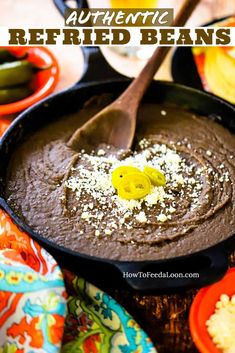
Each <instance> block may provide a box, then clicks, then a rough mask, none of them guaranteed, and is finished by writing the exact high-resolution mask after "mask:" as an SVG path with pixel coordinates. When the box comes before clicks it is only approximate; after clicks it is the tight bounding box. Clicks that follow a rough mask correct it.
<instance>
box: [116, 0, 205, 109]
mask: <svg viewBox="0 0 235 353" xmlns="http://www.w3.org/2000/svg"><path fill="white" fill-rule="evenodd" d="M199 2H200V0H185V1H184V3H183V5H182V7H181V9H180V11H179V13H178V15H177V16H176V18H175V20H174V21H173V23H172V26H173V27H182V26H184V24H185V23H186V22H187V20H188V19H189V17H190V15H191V14H192V12H193V10H194V9H195V7H196V6H197V4H198V3H199ZM170 49H171V46H165V47H157V49H156V50H155V51H154V53H153V55H152V57H151V58H150V59H149V60H148V62H147V64H146V65H145V66H144V68H143V69H142V71H141V72H140V74H139V75H138V76H137V77H136V78H135V79H134V80H133V81H132V83H131V84H130V86H129V87H128V89H127V90H126V91H125V92H124V93H123V94H122V95H121V96H120V97H119V98H118V99H117V100H116V102H115V104H117V105H120V104H121V105H122V107H124V106H125V108H126V110H127V111H131V112H136V110H137V108H138V106H139V103H140V101H141V99H142V97H143V95H144V93H145V92H146V90H147V88H148V86H149V85H150V83H151V81H152V79H153V77H154V75H155V73H156V71H157V70H158V69H159V67H160V66H161V64H162V62H163V60H164V59H165V57H166V55H167V54H168V52H169V50H170ZM132 116H135V115H132Z"/></svg>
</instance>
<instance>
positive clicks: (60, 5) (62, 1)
mask: <svg viewBox="0 0 235 353" xmlns="http://www.w3.org/2000/svg"><path fill="white" fill-rule="evenodd" d="M66 2H67V0H54V4H55V6H56V7H57V9H58V10H59V12H60V13H61V15H62V16H63V17H64V16H65V10H66V9H70V7H69V6H68V5H67V4H66ZM76 6H77V8H78V9H82V8H83V9H85V8H88V7H89V6H88V4H87V1H86V0H76Z"/></svg>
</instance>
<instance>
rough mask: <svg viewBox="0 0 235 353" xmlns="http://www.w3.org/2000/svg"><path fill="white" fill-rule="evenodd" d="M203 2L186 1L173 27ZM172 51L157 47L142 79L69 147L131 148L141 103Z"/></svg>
mask: <svg viewBox="0 0 235 353" xmlns="http://www.w3.org/2000/svg"><path fill="white" fill-rule="evenodd" d="M199 1H200V0H185V2H184V4H183V5H182V8H181V10H180V11H179V14H178V15H177V17H176V19H175V21H174V22H173V24H172V26H174V27H181V26H184V24H185V23H186V21H187V20H188V18H189V17H190V15H191V14H192V12H193V10H194V9H195V7H196V6H197V4H198V3H199ZM170 48H171V47H158V48H157V49H156V50H155V52H154V53H153V55H152V57H151V58H150V59H149V60H148V62H147V64H146V65H145V66H144V68H143V69H142V71H141V72H140V74H139V76H137V77H136V78H135V79H134V80H133V81H132V83H131V84H130V85H129V86H128V88H127V89H126V90H125V91H124V92H123V93H122V95H121V96H120V97H119V98H117V99H116V100H115V101H114V102H113V103H111V104H110V105H108V106H107V107H105V108H104V109H103V110H101V111H100V112H99V113H97V114H96V115H95V116H93V117H92V118H91V119H90V120H88V122H86V123H85V124H84V125H83V126H82V127H80V128H79V129H77V130H76V131H75V132H74V134H73V135H72V136H71V138H70V139H69V141H68V143H67V145H68V146H69V147H71V148H73V149H75V150H77V151H78V150H81V149H85V150H91V149H94V148H95V147H97V146H98V145H100V144H103V143H104V144H107V145H112V146H115V147H119V148H123V149H128V148H131V146H132V142H133V138H134V135H135V128H136V117H137V110H138V107H139V104H140V101H141V99H142V97H143V95H144V93H145V92H146V90H147V88H148V86H149V85H150V83H151V81H152V79H153V77H154V75H155V73H156V71H157V70H158V69H159V67H160V66H161V64H162V62H163V60H164V59H165V57H166V55H167V53H168V52H169V50H170Z"/></svg>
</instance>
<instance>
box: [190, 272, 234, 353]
mask: <svg viewBox="0 0 235 353" xmlns="http://www.w3.org/2000/svg"><path fill="white" fill-rule="evenodd" d="M221 294H227V295H228V296H229V297H231V296H232V295H233V294H235V268H232V269H230V270H228V272H227V274H226V275H225V276H224V278H223V279H222V280H221V281H219V282H217V283H215V284H212V285H211V286H208V287H206V288H203V289H201V290H200V291H199V292H198V294H197V295H196V297H195V298H194V301H193V303H192V306H191V308H190V314H189V326H190V331H191V335H192V338H193V341H194V343H195V344H196V346H197V348H198V350H199V351H200V352H201V353H221V350H219V349H218V348H216V346H215V344H214V343H213V342H212V339H211V337H210V335H209V333H208V332H207V327H206V321H207V320H208V319H209V318H210V316H211V315H212V314H213V313H214V311H215V304H216V302H217V301H218V300H219V299H220V296H221Z"/></svg>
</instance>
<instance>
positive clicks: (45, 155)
mask: <svg viewBox="0 0 235 353" xmlns="http://www.w3.org/2000/svg"><path fill="white" fill-rule="evenodd" d="M100 109H101V107H100V104H99V100H97V99H92V100H91V101H90V102H88V103H87V104H86V105H85V106H84V108H83V109H81V110H80V111H79V112H78V113H77V114H74V115H70V116H66V117H62V118H61V119H60V120H58V121H55V122H52V123H51V124H49V125H48V126H46V127H44V128H42V129H41V130H39V131H37V132H35V133H34V134H32V135H31V136H30V137H29V138H28V139H27V140H25V141H24V142H23V143H22V144H21V145H20V146H19V147H18V149H17V150H16V151H15V153H14V155H13V157H12V159H11V161H10V164H9V168H8V173H7V181H6V189H5V194H6V197H7V200H8V202H9V204H10V206H11V207H12V209H13V210H14V211H15V212H16V213H17V215H18V216H19V217H20V218H21V219H22V220H23V221H24V222H25V223H26V224H27V225H28V226H30V227H31V228H32V229H33V230H34V231H35V232H37V233H39V234H41V235H42V236H43V237H45V238H48V239H50V240H51V241H53V242H54V243H56V244H58V245H63V246H65V247H67V248H70V249H73V250H75V251H78V252H81V253H86V254H90V255H95V256H98V257H102V258H110V259H119V260H150V259H151V260H154V259H164V258H170V257H174V256H179V255H185V254H189V253H192V252H195V251H197V250H201V249H204V248H207V247H209V246H211V245H213V244H216V243H218V242H219V241H221V240H223V239H226V238H228V237H229V236H230V235H232V234H233V233H234V231H235V183H234V182H235V154H234V151H235V136H234V135H232V134H231V133H230V132H229V131H228V130H226V129H225V128H223V127H222V126H221V125H219V124H218V123H216V122H214V121H212V120H209V119H208V118H205V117H200V116H196V115H193V114H192V113H190V112H187V111H185V110H183V109H180V108H176V107H172V106H163V105H155V104H143V105H142V106H141V108H140V110H139V115H138V126H137V132H136V143H135V148H134V151H133V152H131V151H123V150H117V149H115V148H113V147H111V146H103V145H100V146H99V147H98V148H97V150H96V151H94V152H92V153H90V154H87V153H86V152H85V151H81V152H80V153H77V152H75V151H73V150H72V149H70V148H68V147H67V146H66V141H68V139H69V137H70V136H71V134H72V133H73V132H74V131H75V130H76V128H78V126H79V125H82V124H83V123H84V122H85V121H86V120H88V119H89V118H90V117H91V116H92V115H94V114H95V113H96V112H97V111H98V110H100ZM122 165H125V166H135V167H137V168H139V169H143V168H144V167H145V166H150V167H154V168H156V169H158V170H160V171H161V172H162V173H164V175H165V177H166V185H165V186H164V187H163V186H160V187H157V186H155V187H152V189H151V192H150V193H149V194H148V195H147V196H145V197H144V198H143V199H140V200H124V199H121V198H119V197H118V196H117V192H116V190H115V188H114V187H113V185H112V182H111V174H112V171H113V170H114V169H115V168H117V167H119V166H122Z"/></svg>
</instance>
